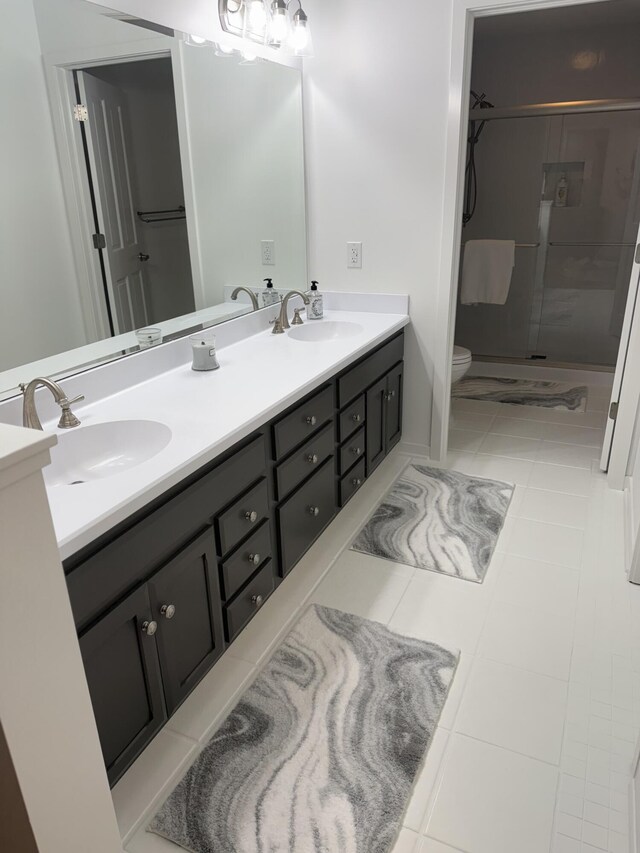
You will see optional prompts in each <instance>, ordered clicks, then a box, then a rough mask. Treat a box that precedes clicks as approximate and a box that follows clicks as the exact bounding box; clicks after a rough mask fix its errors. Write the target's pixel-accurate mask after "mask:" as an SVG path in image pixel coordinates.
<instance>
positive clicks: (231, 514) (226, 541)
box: [216, 477, 269, 556]
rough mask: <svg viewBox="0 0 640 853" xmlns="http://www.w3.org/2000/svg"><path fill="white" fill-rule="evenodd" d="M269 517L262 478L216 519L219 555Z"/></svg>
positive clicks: (266, 494) (267, 493) (267, 500)
mask: <svg viewBox="0 0 640 853" xmlns="http://www.w3.org/2000/svg"><path fill="white" fill-rule="evenodd" d="M268 515H269V491H268V489H267V481H266V479H265V478H264V477H263V478H262V480H260V482H259V483H258V484H257V485H256V486H254V487H253V488H252V489H250V490H249V491H248V492H247V493H246V494H244V495H243V496H242V497H241V498H239V499H238V500H237V501H236V502H235V503H233V504H232V505H231V506H230V507H229V509H228V510H226V512H223V513H222V515H220V516H218V518H217V519H216V523H217V527H218V537H219V542H220V555H221V556H224V554H226V553H227V552H228V551H230V550H231V549H232V548H235V546H236V545H237V544H238V542H241V541H242V540H243V539H244V538H245V536H248V535H249V533H251V532H252V531H253V530H255V529H256V528H257V526H258V525H259V524H260V523H261V522H262V521H264V519H265V518H267V517H268Z"/></svg>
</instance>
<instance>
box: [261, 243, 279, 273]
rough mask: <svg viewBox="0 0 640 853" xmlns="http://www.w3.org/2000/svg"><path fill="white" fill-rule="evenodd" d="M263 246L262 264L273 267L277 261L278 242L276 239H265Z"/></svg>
mask: <svg viewBox="0 0 640 853" xmlns="http://www.w3.org/2000/svg"><path fill="white" fill-rule="evenodd" d="M260 245H261V246H262V265H263V266H265V267H272V266H274V265H275V262H276V244H275V240H263V241H262V243H261V244H260Z"/></svg>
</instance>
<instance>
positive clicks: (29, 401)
mask: <svg viewBox="0 0 640 853" xmlns="http://www.w3.org/2000/svg"><path fill="white" fill-rule="evenodd" d="M41 385H43V386H44V387H45V388H48V389H49V391H51V393H52V394H53V396H54V398H55V401H56V403H57V404H58V405H59V406H60V408H61V409H62V414H61V415H60V421H59V422H58V429H70V428H71V427H76V426H78V425H79V424H80V421H79V420H78V418H77V417H76V416H75V415H74V414H73V412H72V411H71V404H72V403H77V402H79V401H80V400H84V395H82V394H80V396H78V397H74V398H73V400H69V399H67V395H66V394H65V393H64V391H63V390H62V388H61V387H60V386H59V385H58V383H57V382H54V381H53V380H51V379H45V378H44V377H38V378H37V379H32V380H31V382H29V384H28V385H25V384H24V382H23V383H21V384H20V390H21V391H22V393H23V395H24V400H23V404H22V425H23V426H26V427H29V428H30V429H42V424H41V423H40V418H39V417H38V412H37V409H36V396H35V394H36V389H37V388H39V387H40V386H41Z"/></svg>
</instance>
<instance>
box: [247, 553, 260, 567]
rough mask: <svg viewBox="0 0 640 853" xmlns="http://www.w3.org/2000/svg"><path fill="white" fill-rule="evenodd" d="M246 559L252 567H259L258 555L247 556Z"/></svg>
mask: <svg viewBox="0 0 640 853" xmlns="http://www.w3.org/2000/svg"><path fill="white" fill-rule="evenodd" d="M247 559H248V560H249V562H250V563H251V564H252V565H254V566H259V565H260V554H249V556H248V557H247Z"/></svg>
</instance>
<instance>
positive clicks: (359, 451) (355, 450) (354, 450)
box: [351, 447, 362, 456]
mask: <svg viewBox="0 0 640 853" xmlns="http://www.w3.org/2000/svg"><path fill="white" fill-rule="evenodd" d="M351 452H352V453H354V454H355V455H356V456H361V455H362V448H361V447H352V448H351Z"/></svg>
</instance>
